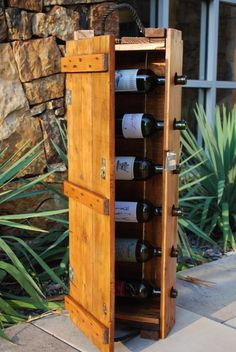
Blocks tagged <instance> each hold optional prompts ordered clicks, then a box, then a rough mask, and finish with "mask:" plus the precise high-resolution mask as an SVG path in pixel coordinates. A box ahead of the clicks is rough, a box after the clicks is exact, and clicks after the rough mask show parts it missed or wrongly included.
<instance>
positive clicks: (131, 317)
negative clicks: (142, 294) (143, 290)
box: [115, 298, 160, 329]
mask: <svg viewBox="0 0 236 352" xmlns="http://www.w3.org/2000/svg"><path fill="white" fill-rule="evenodd" d="M115 317H116V319H117V320H123V321H129V322H131V321H132V322H135V323H142V324H143V325H145V324H152V326H155V327H154V329H155V328H156V329H158V328H159V323H160V319H159V318H160V310H159V299H149V300H145V301H144V302H142V301H141V302H140V300H137V301H135V300H133V301H130V300H122V299H121V300H120V299H118V298H117V302H116V313H115Z"/></svg>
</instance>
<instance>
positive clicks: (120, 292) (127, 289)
mask: <svg viewBox="0 0 236 352" xmlns="http://www.w3.org/2000/svg"><path fill="white" fill-rule="evenodd" d="M115 295H116V296H117V297H132V298H140V299H145V298H148V297H160V295H161V290H160V288H157V287H154V286H152V285H150V284H149V283H147V282H146V281H141V282H140V281H123V280H116V282H115Z"/></svg>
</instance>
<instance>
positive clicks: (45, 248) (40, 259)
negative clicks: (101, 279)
mask: <svg viewBox="0 0 236 352" xmlns="http://www.w3.org/2000/svg"><path fill="white" fill-rule="evenodd" d="M41 144H42V143H39V144H38V145H36V146H35V147H33V148H31V149H30V150H29V151H26V150H27V149H28V143H25V144H24V145H23V147H21V148H20V149H19V150H18V151H17V152H16V153H15V154H14V155H12V156H11V157H10V158H8V159H7V160H5V157H4V155H5V152H6V150H4V151H2V152H0V160H1V162H0V203H1V204H2V203H3V204H4V203H5V202H9V201H11V200H12V201H13V200H18V199H20V198H28V199H29V198H30V197H34V196H37V195H41V194H44V193H45V194H48V192H49V189H48V188H47V187H46V184H47V183H46V182H44V180H45V179H46V178H47V177H48V176H49V175H50V174H52V172H49V173H47V174H44V175H42V176H39V177H36V178H34V179H33V180H28V179H23V178H22V179H21V181H22V182H21V184H22V186H20V187H18V188H17V189H11V190H7V191H6V190H4V187H5V186H6V185H7V184H8V183H9V182H11V181H13V180H15V179H18V180H19V173H20V172H22V170H24V169H25V168H27V167H28V166H29V165H30V164H31V163H32V162H33V161H34V160H36V159H37V158H40V156H41V153H42V148H41ZM37 184H41V185H44V187H41V189H40V190H35V189H33V188H32V187H33V186H35V185H37ZM5 189H6V188H5ZM67 212H68V209H67V208H66V209H62V210H51V211H41V212H33V213H28V214H12V215H1V216H0V226H1V227H0V229H1V228H3V226H7V227H8V228H9V229H10V228H11V229H17V231H18V233H17V236H13V235H7V236H6V235H2V234H1V230H0V336H1V337H6V336H5V335H4V331H3V328H4V327H7V326H10V325H11V324H15V323H18V322H20V321H23V320H25V319H27V318H28V315H29V314H32V312H33V311H35V312H36V313H37V312H39V311H48V310H51V309H56V308H57V307H61V303H52V302H48V301H47V299H46V297H45V295H44V293H43V288H44V282H45V281H48V280H51V281H53V282H54V283H57V284H58V285H59V286H60V287H62V288H63V289H64V291H66V290H67V286H66V284H65V282H64V280H62V278H63V275H65V272H66V270H67V268H66V266H67V263H68V255H67V253H68V243H67V241H64V242H65V243H64V246H61V247H60V250H58V248H57V246H58V244H61V243H62V242H63V240H65V239H66V238H67V239H68V229H67V228H68V221H67V220H65V219H64V218H61V217H59V218H58V216H62V214H65V213H67ZM55 216H57V217H55ZM36 217H42V218H45V219H50V220H53V221H54V222H58V223H59V222H60V223H62V224H63V226H64V227H65V230H64V232H63V231H62V233H61V232H58V231H52V232H50V231H46V230H43V229H41V228H38V227H35V226H32V225H31V224H30V220H31V219H34V218H36ZM26 231H27V232H26ZM31 231H33V232H35V231H36V233H37V234H38V235H37V237H31V236H30V235H29V233H30V232H31ZM14 234H15V232H14ZM23 237H24V240H23V239H22V238H23ZM55 254H56V255H57V256H56V257H55ZM52 258H53V260H54V262H53V265H51V260H52ZM49 263H50V265H49ZM58 267H59V268H60V269H61V270H56V269H58ZM12 290H16V292H17V293H18V295H12ZM27 312H29V313H27Z"/></svg>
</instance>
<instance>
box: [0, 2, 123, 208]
mask: <svg viewBox="0 0 236 352" xmlns="http://www.w3.org/2000/svg"><path fill="white" fill-rule="evenodd" d="M114 4H115V2H114V1H105V2H104V1H101V0H94V1H92V0H91V1H90V0H8V1H6V0H5V1H4V0H0V151H1V150H3V149H4V148H6V147H7V152H6V153H5V155H4V158H7V157H8V156H10V155H12V154H13V153H14V152H15V151H16V150H17V149H18V148H19V147H21V146H22V145H23V144H24V143H25V142H26V141H29V142H30V144H31V146H33V145H35V144H36V143H38V142H39V141H42V140H43V139H45V142H44V153H43V155H42V156H41V158H40V159H38V160H37V161H35V162H33V163H32V164H31V165H30V166H29V167H28V168H27V169H26V170H24V171H23V172H22V174H21V176H27V177H29V176H30V177H34V176H35V175H40V174H43V173H45V172H47V171H48V169H49V168H51V167H55V165H57V164H58V163H60V162H61V160H59V158H58V156H57V154H56V152H55V151H54V148H53V147H52V145H51V142H50V141H51V139H53V140H54V141H55V142H56V143H57V144H60V134H59V130H58V127H57V120H58V119H66V117H65V114H66V111H65V104H64V102H65V99H64V95H65V76H64V75H63V74H61V73H60V59H61V57H62V56H63V55H64V53H65V41H67V40H71V39H73V34H74V31H77V30H80V29H94V31H95V35H96V34H101V19H102V17H103V15H104V13H105V12H106V11H107V10H108V9H109V8H112V6H114ZM118 30H119V27H118V17H117V13H113V15H112V16H110V18H109V20H108V21H107V24H106V32H108V33H114V34H117V32H118ZM40 201H41V200H40ZM1 211H2V209H1V208H0V212H1ZM17 211H18V210H16V212H17ZM25 211H27V209H25Z"/></svg>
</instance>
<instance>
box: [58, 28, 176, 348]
mask: <svg viewBox="0 0 236 352" xmlns="http://www.w3.org/2000/svg"><path fill="white" fill-rule="evenodd" d="M153 33H154V35H155V30H154V31H153ZM162 33H163V37H162V38H159V40H158V39H157V38H154V39H156V40H151V39H150V38H144V39H145V41H144V43H140V44H137V43H133V44H132V43H131V44H119V45H115V40H114V38H113V37H112V36H100V37H94V38H88V39H82V40H78V41H69V42H67V44H66V53H67V54H66V55H67V56H66V57H65V58H63V59H62V72H66V73H67V75H66V89H67V92H66V94H67V116H68V160H69V174H68V181H66V182H65V185H64V189H65V194H66V195H67V196H68V197H69V223H70V294H69V295H68V296H67V297H66V301H65V302H66V308H67V310H68V311H69V314H70V317H71V319H72V321H73V322H74V323H75V324H76V325H77V326H78V328H79V329H80V330H81V331H82V332H84V334H85V335H87V336H88V337H89V338H90V339H91V340H92V341H93V342H94V344H95V345H96V346H97V347H98V348H99V349H100V351H102V352H108V351H109V352H110V351H113V350H114V325H115V321H121V322H123V323H125V324H127V325H131V326H134V327H138V328H139V329H140V330H141V336H143V337H149V338H154V339H158V338H159V337H161V338H164V337H166V336H167V334H168V332H169V331H170V330H171V328H172V326H173V325H174V322H175V306H176V299H174V298H172V297H171V290H172V289H173V288H175V281H176V258H173V257H171V250H172V248H176V246H177V218H176V217H174V216H173V215H172V207H173V206H178V175H177V174H176V173H174V172H173V171H172V170H171V167H170V164H171V163H169V162H168V156H169V154H168V153H170V152H172V153H175V154H176V163H177V164H178V153H179V131H176V130H174V128H173V124H174V119H177V120H179V119H180V118H181V87H180V86H177V85H175V84H174V77H175V74H176V73H178V74H181V73H182V37H181V32H179V31H177V30H173V29H168V30H166V31H164V30H162ZM149 37H150V35H149ZM128 42H129V41H128ZM115 68H118V69H121V68H150V69H151V70H153V71H154V72H155V73H156V74H158V75H165V77H166V83H165V86H163V87H158V88H156V89H154V90H153V91H152V92H150V93H148V94H138V93H119V94H115V91H114V78H115ZM124 112H130V113H132V112H148V113H150V114H153V115H154V116H155V118H156V119H159V120H164V130H163V131H159V132H157V133H156V134H154V135H153V136H151V137H150V138H146V139H143V140H142V139H140V140H128V139H115V128H114V126H115V113H124ZM115 155H124V156H125V155H127V156H128V155H135V156H139V157H147V158H149V159H151V160H152V161H154V162H155V163H159V164H163V167H164V171H163V173H162V175H157V176H154V177H152V178H151V179H149V180H147V181H145V182H140V181H115V165H114V161H115ZM115 199H117V200H129V201H132V200H133V201H135V200H142V199H147V200H149V201H151V202H152V203H153V204H154V205H155V206H162V216H160V217H155V218H154V219H153V220H152V221H150V222H148V223H146V224H133V223H115V217H114V206H115ZM115 234H117V235H119V237H128V238H131V237H133V238H139V239H146V240H148V241H149V242H150V243H152V244H153V245H157V246H158V247H161V248H162V256H161V257H160V258H159V257H158V258H154V259H152V260H150V261H148V262H147V263H144V264H133V263H122V264H121V263H120V264H115ZM115 277H116V278H118V279H121V278H122V279H130V278H131V279H138V280H142V279H144V280H147V281H148V282H151V283H152V284H154V285H155V286H157V287H160V288H161V297H160V299H157V298H155V299H154V298H152V299H146V300H144V301H141V300H139V301H137V300H136V301H135V300H134V301H133V302H132V304H131V303H130V301H129V303H128V304H125V303H121V302H119V301H118V300H117V302H116V305H115V292H114V288H115Z"/></svg>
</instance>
